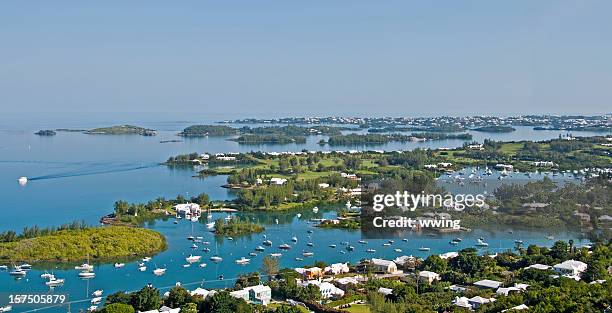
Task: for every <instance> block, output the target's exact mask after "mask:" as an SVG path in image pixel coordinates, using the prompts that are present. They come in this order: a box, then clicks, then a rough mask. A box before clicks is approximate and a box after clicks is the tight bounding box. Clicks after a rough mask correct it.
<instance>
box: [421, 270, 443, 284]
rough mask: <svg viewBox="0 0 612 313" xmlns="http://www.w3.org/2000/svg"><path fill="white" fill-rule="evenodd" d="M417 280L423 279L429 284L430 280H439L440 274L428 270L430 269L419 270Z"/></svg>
mask: <svg viewBox="0 0 612 313" xmlns="http://www.w3.org/2000/svg"><path fill="white" fill-rule="evenodd" d="M419 280H420V281H425V282H427V283H428V284H431V283H432V282H434V281H436V280H440V274H438V273H436V272H430V271H421V272H419Z"/></svg>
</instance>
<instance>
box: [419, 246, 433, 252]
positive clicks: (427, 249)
mask: <svg viewBox="0 0 612 313" xmlns="http://www.w3.org/2000/svg"><path fill="white" fill-rule="evenodd" d="M429 250H431V248H429V247H423V246H421V247H420V248H419V251H429Z"/></svg>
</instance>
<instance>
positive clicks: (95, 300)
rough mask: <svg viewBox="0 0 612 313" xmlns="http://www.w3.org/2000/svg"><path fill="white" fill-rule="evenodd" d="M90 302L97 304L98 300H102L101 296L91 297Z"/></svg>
mask: <svg viewBox="0 0 612 313" xmlns="http://www.w3.org/2000/svg"><path fill="white" fill-rule="evenodd" d="M90 302H91V304H98V303H100V302H102V297H95V298H93V299H91V301H90Z"/></svg>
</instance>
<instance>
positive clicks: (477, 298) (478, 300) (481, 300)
mask: <svg viewBox="0 0 612 313" xmlns="http://www.w3.org/2000/svg"><path fill="white" fill-rule="evenodd" d="M468 301H469V302H474V303H480V304H485V303H489V302H493V301H495V298H490V299H487V298H483V297H481V296H475V297H472V298H469V299H468Z"/></svg>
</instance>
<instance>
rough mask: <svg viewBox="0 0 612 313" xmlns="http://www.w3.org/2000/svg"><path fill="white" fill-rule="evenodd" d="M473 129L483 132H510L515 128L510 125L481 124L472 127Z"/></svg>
mask: <svg viewBox="0 0 612 313" xmlns="http://www.w3.org/2000/svg"><path fill="white" fill-rule="evenodd" d="M473 130H474V131H478V132H485V133H511V132H513V131H515V130H516V128H514V127H512V126H504V125H495V126H482V127H478V128H474V129H473Z"/></svg>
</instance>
